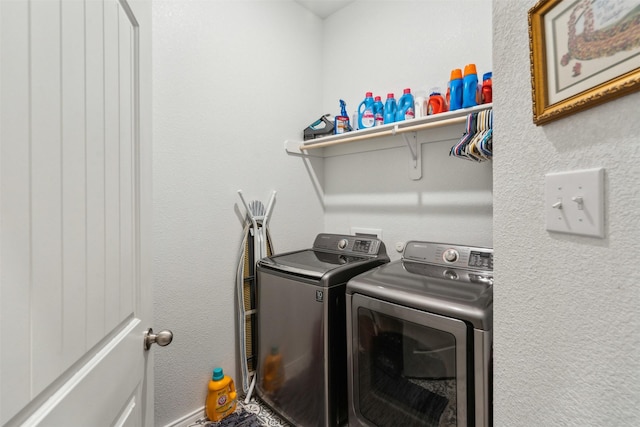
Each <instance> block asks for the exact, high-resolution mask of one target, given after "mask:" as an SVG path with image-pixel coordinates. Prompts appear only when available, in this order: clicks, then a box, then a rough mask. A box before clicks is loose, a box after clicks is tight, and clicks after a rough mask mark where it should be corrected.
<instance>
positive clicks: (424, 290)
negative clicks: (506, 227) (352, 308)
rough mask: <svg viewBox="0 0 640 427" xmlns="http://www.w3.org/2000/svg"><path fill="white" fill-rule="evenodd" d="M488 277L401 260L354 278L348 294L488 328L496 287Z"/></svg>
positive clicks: (490, 321)
mask: <svg viewBox="0 0 640 427" xmlns="http://www.w3.org/2000/svg"><path fill="white" fill-rule="evenodd" d="M487 279H488V278H487V277H486V276H482V275H481V274H478V273H477V272H473V271H468V270H462V269H452V268H447V267H443V266H435V265H428V264H422V263H415V262H408V261H402V260H400V261H394V262H391V263H389V264H386V265H383V266H381V267H379V268H377V269H375V270H371V271H368V272H366V273H364V274H361V275H359V276H357V277H354V278H353V279H351V280H350V281H349V282H348V283H347V294H362V295H368V296H371V297H373V298H378V299H380V300H384V301H389V302H393V303H396V304H400V305H403V306H406V307H411V308H415V309H417V310H423V311H428V312H431V313H436V314H440V315H443V316H448V317H454V318H457V319H461V320H465V321H468V322H470V323H471V324H472V325H473V326H474V327H475V328H478V329H484V330H489V329H491V325H492V322H493V310H492V307H493V286H492V285H491V281H489V280H487Z"/></svg>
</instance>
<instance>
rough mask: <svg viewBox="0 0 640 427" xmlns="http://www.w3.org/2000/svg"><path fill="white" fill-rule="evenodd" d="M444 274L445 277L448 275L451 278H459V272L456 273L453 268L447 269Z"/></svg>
mask: <svg viewBox="0 0 640 427" xmlns="http://www.w3.org/2000/svg"><path fill="white" fill-rule="evenodd" d="M442 275H443V276H444V277H446V278H447V279H451V280H457V279H458V273H456V272H455V271H453V270H445V271H444V272H443V273H442Z"/></svg>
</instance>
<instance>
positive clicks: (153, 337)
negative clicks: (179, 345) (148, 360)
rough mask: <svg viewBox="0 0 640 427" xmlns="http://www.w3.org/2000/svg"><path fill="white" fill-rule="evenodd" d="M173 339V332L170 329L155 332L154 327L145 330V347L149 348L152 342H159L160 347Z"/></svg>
mask: <svg viewBox="0 0 640 427" xmlns="http://www.w3.org/2000/svg"><path fill="white" fill-rule="evenodd" d="M171 341H173V332H171V331H170V330H168V329H165V330H164V331H160V332H158V333H157V334H154V333H153V329H151V328H149V329H147V330H146V331H145V332H144V349H145V350H149V349H150V348H151V344H154V343H155V344H158V345H159V346H160V347H164V346H165V345H169V344H171Z"/></svg>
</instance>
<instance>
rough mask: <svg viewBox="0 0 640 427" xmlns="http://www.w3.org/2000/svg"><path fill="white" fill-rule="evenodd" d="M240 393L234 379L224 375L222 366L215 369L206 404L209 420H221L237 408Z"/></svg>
mask: <svg viewBox="0 0 640 427" xmlns="http://www.w3.org/2000/svg"><path fill="white" fill-rule="evenodd" d="M237 402H238V394H237V393H236V386H235V385H234V383H233V380H232V379H231V378H230V377H228V376H226V375H224V373H223V372H222V368H215V369H214V370H213V377H212V378H211V381H209V393H208V394H207V402H206V404H205V412H206V414H207V418H209V421H214V422H216V421H220V420H221V419H223V418H224V417H226V416H227V415H229V414H232V413H233V411H235V410H236V404H237Z"/></svg>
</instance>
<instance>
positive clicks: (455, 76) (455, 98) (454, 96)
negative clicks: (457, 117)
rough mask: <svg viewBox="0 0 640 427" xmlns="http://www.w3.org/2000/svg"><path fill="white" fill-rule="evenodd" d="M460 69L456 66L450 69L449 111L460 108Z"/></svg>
mask: <svg viewBox="0 0 640 427" xmlns="http://www.w3.org/2000/svg"><path fill="white" fill-rule="evenodd" d="M462 89H463V88H462V70H461V69H460V68H456V69H455V70H451V80H450V81H449V111H454V110H459V109H460V108H462Z"/></svg>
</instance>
